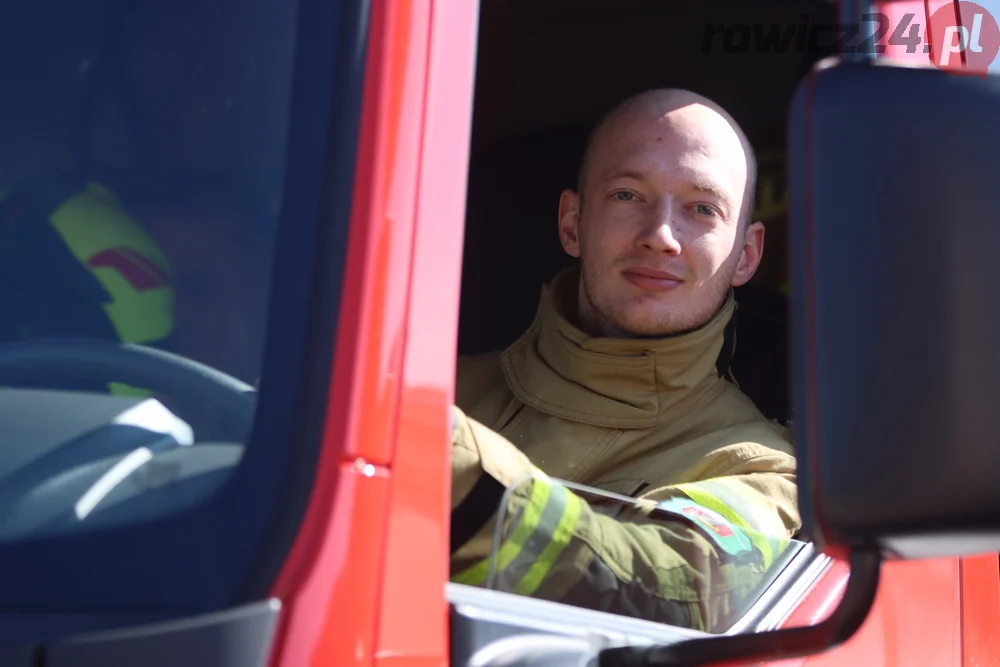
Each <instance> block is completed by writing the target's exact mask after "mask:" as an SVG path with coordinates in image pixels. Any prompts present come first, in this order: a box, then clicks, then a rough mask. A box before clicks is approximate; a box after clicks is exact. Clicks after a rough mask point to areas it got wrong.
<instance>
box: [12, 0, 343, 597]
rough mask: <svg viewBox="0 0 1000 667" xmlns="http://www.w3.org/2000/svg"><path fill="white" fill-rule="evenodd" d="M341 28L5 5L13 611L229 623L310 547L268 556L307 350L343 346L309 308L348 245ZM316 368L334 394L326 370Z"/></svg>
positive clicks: (189, 13) (189, 0)
mask: <svg viewBox="0 0 1000 667" xmlns="http://www.w3.org/2000/svg"><path fill="white" fill-rule="evenodd" d="M338 11H339V7H338V3H331V2H324V3H316V2H310V1H309V0H303V1H302V2H295V1H288V0H250V2H243V1H238V0H222V1H220V2H201V1H198V0H173V1H171V2H149V1H147V0H73V1H69V0H57V1H56V2H47V3H41V4H32V3H18V4H16V5H12V6H11V7H10V8H8V12H7V14H6V16H5V20H4V21H3V22H2V23H0V63H2V65H3V71H4V76H3V77H2V78H0V97H2V99H3V100H4V103H3V105H0V120H2V121H3V122H2V123H0V146H2V151H0V308H2V310H0V313H2V314H0V441H2V442H3V447H2V448H0V591H2V593H0V603H2V604H4V606H5V608H6V609H8V610H12V609H14V610H16V609H19V608H22V607H25V606H29V607H31V608H34V609H38V608H42V609H50V608H53V609H54V608H67V609H76V610H80V609H90V608H107V609H147V610H150V609H157V608H165V609H172V610H177V609H185V610H189V611H190V610H197V609H207V608H212V607H217V606H218V605H220V604H222V603H223V602H224V600H225V599H227V598H230V597H231V596H232V595H235V593H234V591H237V590H242V591H243V592H244V594H246V593H247V590H248V589H246V587H247V586H251V585H252V584H251V583H248V581H251V582H252V580H253V576H252V571H251V568H252V567H254V566H255V565H254V563H255V562H256V560H257V559H258V558H259V554H258V553H257V552H256V549H255V547H256V545H257V544H258V543H267V544H268V545H271V544H278V543H280V542H281V539H285V538H286V537H287V535H284V534H282V536H281V539H277V540H276V539H274V538H273V535H272V539H271V540H270V541H267V540H265V536H267V535H268V534H269V533H268V532H267V531H272V530H277V528H275V525H273V524H272V523H271V520H272V516H271V514H272V513H274V512H279V513H280V512H281V511H283V510H282V509H281V508H280V507H278V505H279V500H276V499H281V500H280V502H284V498H285V497H286V496H283V495H281V491H282V484H286V483H287V480H286V479H285V478H283V477H282V475H284V474H286V473H287V472H288V471H289V470H291V468H290V467H289V466H291V465H292V463H291V462H292V461H293V459H294V457H295V456H299V455H300V454H301V452H302V451H304V449H303V448H304V447H305V445H304V444H302V443H304V442H305V439H307V438H309V437H312V436H311V435H310V434H311V431H309V429H310V428H312V426H311V424H312V422H301V423H300V421H301V420H300V419H299V416H300V415H304V414H305V412H304V411H305V409H306V408H305V407H303V405H304V401H303V396H302V393H301V392H302V391H305V390H306V389H305V385H304V384H303V383H304V382H305V381H306V380H305V379H304V378H305V377H306V376H305V375H304V373H305V372H306V369H307V365H308V364H307V362H312V363H315V364H316V365H318V366H320V367H328V366H329V364H328V363H327V362H328V359H326V358H324V357H322V356H321V357H320V358H318V359H317V358H316V357H315V356H314V357H313V358H312V359H309V357H308V355H309V354H311V353H312V352H313V351H318V353H319V354H326V353H327V352H324V350H326V351H329V349H331V347H332V340H331V338H332V334H330V335H329V337H327V334H328V333H329V332H330V331H332V326H333V325H332V324H330V322H329V320H330V319H331V318H329V317H327V318H326V319H325V324H324V325H323V326H324V327H326V328H323V329H315V330H313V331H307V323H308V317H309V316H310V315H309V312H310V309H311V308H312V304H313V301H312V300H311V299H310V291H309V290H311V289H321V288H322V289H331V290H332V289H334V288H335V287H336V286H335V285H328V284H326V283H323V282H321V281H322V280H323V279H324V275H325V274H310V271H311V270H312V269H311V267H312V266H313V258H314V255H318V253H319V251H318V250H316V247H317V245H318V243H319V241H321V240H323V239H326V240H328V241H329V242H330V243H332V244H334V245H336V243H335V241H336V239H334V238H333V237H331V236H329V235H328V236H317V234H321V232H319V231H317V230H319V229H320V224H321V223H320V222H319V219H320V216H319V215H318V211H319V210H320V207H321V199H320V198H321V195H322V192H321V187H322V186H323V183H321V180H322V178H321V176H322V169H323V165H324V161H325V155H326V151H327V150H328V146H327V145H325V144H326V139H327V137H328V136H329V135H328V133H329V132H331V131H335V130H331V128H333V127H334V126H333V125H331V121H330V118H331V114H330V108H331V107H330V106H328V105H330V104H331V99H332V95H331V88H330V87H331V85H332V83H331V82H333V81H334V70H335V67H334V65H335V57H336V54H337V52H338V51H337V50H336V49H339V48H351V49H353V50H355V51H357V50H358V49H357V45H355V44H346V43H339V42H338V41H337V39H335V38H336V37H337V35H338V33H337V21H338V20H339V18H340V17H339V14H338ZM302 25H307V26H313V25H322V26H323V28H322V29H320V28H307V29H305V32H303V28H302V27H301V26H302ZM353 38H354V37H352V39H353ZM317 45H319V46H317ZM305 48H309V49H312V51H311V52H310V55H311V56H312V57H311V59H307V60H308V62H305V64H303V65H301V66H296V62H300V61H297V59H296V58H297V56H296V53H297V52H298V51H300V50H302V49H305ZM293 74H294V75H293ZM344 76H347V75H344ZM334 85H335V84H334ZM351 99H353V98H352V97H351V96H350V95H349V94H346V93H345V94H343V95H342V96H341V97H340V99H339V104H340V105H341V106H342V107H344V106H347V105H349V103H350V101H351ZM296 100H299V102H296ZM296 109H302V110H303V111H302V112H298V111H296ZM296 114H298V115H296ZM296 137H298V139H296ZM290 151H291V152H292V153H293V154H295V155H296V159H295V161H294V167H292V168H286V165H287V164H290V163H292V161H290V160H286V155H287V154H288V153H289V152H290ZM343 153H344V154H346V155H353V151H352V150H351V148H350V146H348V147H347V148H346V149H345V150H344V151H343ZM338 173H340V174H345V173H346V176H344V178H349V177H350V172H349V169H348V171H346V172H344V171H343V170H340V171H339V172H338ZM336 187H339V186H335V188H336ZM288 201H291V202H292V204H286V203H285V202H288ZM348 203H349V202H348ZM330 212H331V214H332V215H333V216H334V217H336V216H338V215H340V214H341V213H342V211H340V209H338V208H337V207H336V206H334V208H333V209H330ZM338 219H339V218H338ZM328 220H329V218H328ZM326 233H329V228H327V230H326ZM281 239H286V240H285V241H283V242H282V241H281ZM331 239H332V240H331ZM286 258H287V259H286ZM326 258H327V262H328V263H329V264H331V265H333V266H336V265H337V264H338V263H339V258H338V257H336V256H335V255H332V254H328V255H327V256H326ZM273 292H277V293H279V294H280V298H275V302H276V303H277V304H278V305H277V306H276V309H275V310H274V311H271V310H270V304H271V302H272V301H271V295H272V293H273ZM324 294H325V293H324ZM319 297H322V299H323V300H320V299H319V298H318V299H317V301H316V303H329V304H330V305H331V307H333V308H335V306H336V298H335V297H334V298H332V299H328V298H326V297H325V296H324V295H323V294H320V295H319ZM321 339H322V340H321ZM272 341H274V342H275V347H276V348H278V349H277V351H276V352H275V353H273V354H272V353H270V352H269V353H268V354H265V350H266V349H270V347H269V345H270V344H271V342H272ZM317 341H319V342H317ZM282 350H294V352H295V356H294V358H292V359H289V357H288V355H287V354H286V355H282ZM269 358H273V359H274V361H273V362H268V361H267V360H268V359H269ZM268 368H273V369H274V370H271V371H268V370H267V369H268ZM310 373H311V375H310V376H309V377H310V379H309V381H310V382H312V383H313V385H310V387H316V388H318V389H317V391H320V392H322V396H325V386H326V380H327V378H326V376H324V373H325V371H322V370H321V371H315V370H312V371H310ZM269 383H270V386H269ZM258 388H259V391H260V393H259V394H258ZM311 405H312V409H313V411H315V410H316V406H317V405H320V407H322V402H320V403H316V402H313V403H312V404H311ZM310 414H312V413H310ZM300 445H301V446H300ZM310 446H311V445H310ZM317 446H318V445H317ZM289 474H290V473H289ZM301 486H302V488H303V489H304V491H303V493H307V492H308V484H307V483H303V484H302V485H301ZM286 495H288V497H291V496H294V495H295V493H291V494H290V495H289V494H288V492H287V489H286ZM286 518H287V517H286ZM112 554H113V557H111V555H112ZM12 563H17V565H16V567H15V566H14V565H12ZM29 563H30V564H31V565H28V564H29ZM81 568H82V569H85V570H87V571H88V572H89V573H90V574H88V575H87V576H86V577H80V576H78V575H77V574H76V573H77V572H78V571H79V570H80V569H81ZM264 579H266V577H263V575H262V576H261V580H262V581H263V580H264ZM137 582H142V583H141V584H140V583H137ZM241 586H242V587H243V588H240V587H241Z"/></svg>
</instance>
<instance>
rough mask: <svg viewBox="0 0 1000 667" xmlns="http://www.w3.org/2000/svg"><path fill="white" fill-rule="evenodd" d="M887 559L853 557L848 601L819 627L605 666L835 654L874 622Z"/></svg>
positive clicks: (631, 650) (638, 653) (633, 650)
mask: <svg viewBox="0 0 1000 667" xmlns="http://www.w3.org/2000/svg"><path fill="white" fill-rule="evenodd" d="M881 569H882V556H881V555H880V554H879V553H877V552H876V551H869V550H861V549H858V550H855V551H852V552H851V573H850V577H849V579H848V581H847V587H846V588H845V589H844V597H843V598H842V599H841V601H840V604H839V605H837V608H836V609H834V610H833V612H832V613H831V614H830V616H829V617H828V618H827V619H826V620H824V621H821V622H819V623H817V624H816V625H811V626H808V627H799V628H786V629H781V630H772V631H768V632H760V633H756V634H740V635H726V636H722V637H707V638H704V639H689V640H687V641H682V642H678V643H676V644H669V645H665V646H625V647H618V648H611V649H604V650H603V651H601V652H600V654H599V655H598V658H597V660H598V662H597V664H598V666H599V667H653V666H656V667H694V666H695V665H711V664H716V663H731V662H746V663H757V662H761V661H770V660H784V659H788V658H796V657H801V656H806V655H811V654H814V653H819V652H821V651H826V650H828V649H831V648H833V647H835V646H838V645H839V644H842V643H843V642H845V641H847V640H848V639H850V638H851V636H852V635H854V633H855V632H857V630H858V628H860V627H861V624H862V623H864V621H865V619H866V618H868V612H869V611H871V607H872V604H873V603H874V601H875V594H876V592H877V591H878V583H879V574H880V572H881Z"/></svg>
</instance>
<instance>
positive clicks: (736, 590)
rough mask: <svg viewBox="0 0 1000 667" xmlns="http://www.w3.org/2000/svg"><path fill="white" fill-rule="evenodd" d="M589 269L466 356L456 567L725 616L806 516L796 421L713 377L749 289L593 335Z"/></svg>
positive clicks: (659, 613) (684, 614)
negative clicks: (678, 319)
mask: <svg viewBox="0 0 1000 667" xmlns="http://www.w3.org/2000/svg"><path fill="white" fill-rule="evenodd" d="M577 280H578V274H577V273H576V272H575V271H574V270H569V271H565V272H563V273H561V274H559V275H558V276H557V277H556V279H555V280H554V281H553V282H552V284H551V286H548V287H546V288H545V289H543V292H542V297H541V301H540V304H539V308H538V312H537V316H536V318H535V321H534V323H533V324H532V325H531V327H530V328H529V329H528V330H527V331H526V332H525V334H524V335H523V336H522V337H521V338H520V339H519V340H517V341H516V342H515V343H514V344H513V345H511V346H510V347H509V348H508V349H506V350H504V351H502V352H499V353H493V354H487V355H483V356H479V357H472V358H464V359H461V360H460V362H459V372H458V379H457V398H456V403H457V406H458V410H456V422H455V426H456V428H455V430H454V440H453V448H452V452H453V462H452V472H453V485H452V491H453V494H452V510H453V511H452V580H453V581H456V582H460V583H467V584H472V585H488V586H491V587H494V588H500V589H503V590H510V591H514V592H518V593H522V594H526V595H533V596H537V597H542V598H547V599H552V600H560V601H563V602H567V603H571V604H576V605H579V606H585V607H590V608H595V609H602V610H606V611H613V612H617V613H622V614H628V615H633V616H639V617H643V618H648V619H650V620H659V621H663V622H669V623H673V624H678V625H684V626H687V627H693V628H700V629H704V630H709V631H720V630H722V629H725V627H726V626H727V625H728V624H729V623H731V622H732V621H733V620H734V619H735V618H736V616H738V614H739V612H740V610H741V609H742V607H743V605H745V603H747V602H748V601H750V599H751V597H752V595H753V592H754V591H755V590H757V588H758V585H759V584H760V583H761V582H762V581H763V580H764V578H765V574H766V572H767V570H768V568H769V567H771V565H772V564H773V563H774V561H775V559H776V558H777V557H778V555H779V554H780V553H781V552H782V550H783V548H784V546H785V545H787V544H788V539H789V538H790V537H791V536H792V535H793V534H795V533H796V532H797V531H798V529H799V528H800V519H799V516H798V511H797V506H796V489H795V459H794V456H793V450H792V446H791V445H790V444H789V439H788V433H787V431H786V429H784V428H783V427H781V426H779V425H777V424H775V423H772V422H770V421H768V420H767V419H765V418H764V417H763V416H762V415H761V413H760V412H759V411H758V410H757V408H756V407H755V406H754V405H753V403H752V402H751V401H750V400H749V399H748V398H747V397H746V396H745V395H743V394H742V393H741V392H740V391H739V390H738V389H737V388H736V387H735V386H734V385H733V384H732V383H730V382H727V381H725V380H724V379H722V378H720V377H719V376H718V374H717V372H716V360H717V358H718V356H719V353H720V351H721V349H722V344H723V336H724V331H725V328H726V325H727V323H728V322H729V321H730V319H731V318H732V315H733V313H734V311H735V308H736V303H735V301H734V297H733V296H732V294H730V296H729V298H728V300H727V301H726V303H725V305H724V306H723V307H722V309H721V310H720V312H719V313H718V314H717V315H716V316H715V317H714V318H713V319H712V320H711V321H710V322H708V323H707V324H706V325H705V326H703V327H702V328H700V329H698V330H696V331H694V332H690V333H686V334H682V335H678V336H675V337H668V338H662V339H653V340H650V339H608V338H595V337H591V336H588V335H587V334H585V333H583V332H582V331H581V330H580V329H579V328H578V327H577V326H575V325H574V324H573V319H575V310H576V307H575V303H576V285H577ZM737 354H738V350H737ZM564 482H568V483H570V485H567V484H565V483H564ZM572 484H578V485H585V486H587V487H593V488H596V489H600V490H603V491H607V492H612V493H615V494H621V495H623V496H628V497H630V498H636V499H639V502H638V503H637V504H634V505H633V506H632V507H629V508H625V509H622V508H623V507H624V505H623V504H622V503H614V502H609V501H606V500H604V499H602V498H600V497H595V496H594V495H593V494H590V493H587V492H586V491H585V490H581V489H576V488H575V487H573V486H572ZM615 507H617V509H615ZM498 517H499V518H500V521H499V522H498V521H497V518H498Z"/></svg>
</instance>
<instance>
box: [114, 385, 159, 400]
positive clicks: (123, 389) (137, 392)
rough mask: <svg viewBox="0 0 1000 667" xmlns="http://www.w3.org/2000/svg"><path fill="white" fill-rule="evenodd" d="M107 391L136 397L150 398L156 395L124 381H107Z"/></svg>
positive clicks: (117, 394)
mask: <svg viewBox="0 0 1000 667" xmlns="http://www.w3.org/2000/svg"><path fill="white" fill-rule="evenodd" d="M108 393H110V394H111V395H112V396H134V397H136V398H150V397H152V396H155V395H156V394H154V393H153V392H151V391H149V390H148V389H140V388H139V387H133V386H131V385H127V384H125V383H124V382H109V383H108Z"/></svg>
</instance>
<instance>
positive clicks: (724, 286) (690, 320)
mask: <svg viewBox="0 0 1000 667" xmlns="http://www.w3.org/2000/svg"><path fill="white" fill-rule="evenodd" d="M738 259H739V258H738V257H736V258H733V259H731V260H730V261H728V262H727V263H726V264H725V265H724V266H722V267H720V269H719V271H718V272H716V273H715V275H713V276H712V277H711V278H710V279H709V280H707V281H705V282H704V283H703V284H702V285H694V286H692V287H688V286H687V285H684V286H682V287H680V288H678V289H693V291H695V292H696V293H697V294H698V298H697V301H696V303H694V304H693V305H692V306H691V307H690V308H686V309H683V310H682V308H679V307H677V306H671V307H669V308H667V309H661V310H660V311H659V312H658V313H657V314H656V316H655V317H649V316H647V317H644V318H633V317H630V311H631V310H632V308H630V304H629V303H627V302H624V303H623V302H616V300H615V299H614V297H610V298H608V297H606V296H605V295H603V294H601V292H600V290H599V289H597V285H599V284H600V276H599V274H598V273H597V272H596V271H594V270H593V269H585V268H582V267H581V271H580V290H579V292H580V294H579V302H580V303H579V311H580V312H579V318H580V322H581V324H582V325H585V328H586V329H588V333H590V334H591V335H595V336H603V337H609V338H666V337H669V336H679V335H681V334H684V333H687V332H689V331H694V330H696V329H699V328H701V327H702V326H704V325H705V324H707V323H708V321H709V320H711V319H712V318H713V317H714V316H715V314H716V313H718V312H719V310H720V309H721V308H722V306H723V305H725V303H726V299H727V298H728V296H729V290H730V286H731V284H732V279H733V276H734V275H735V273H736V269H737V266H738ZM685 310H686V311H687V312H684V311H685ZM641 320H645V321H641Z"/></svg>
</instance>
